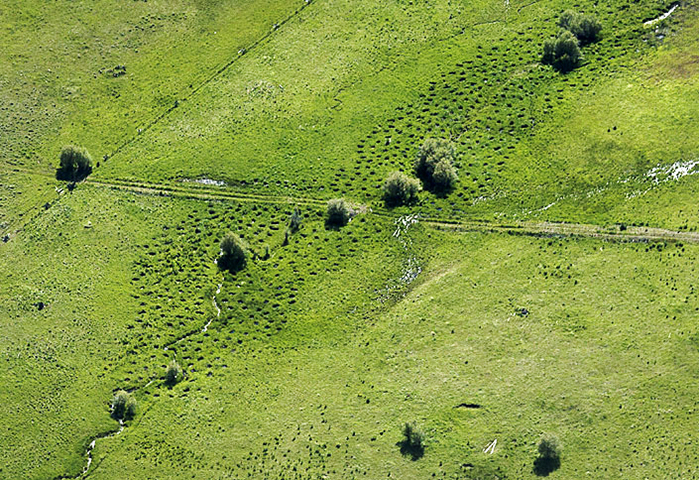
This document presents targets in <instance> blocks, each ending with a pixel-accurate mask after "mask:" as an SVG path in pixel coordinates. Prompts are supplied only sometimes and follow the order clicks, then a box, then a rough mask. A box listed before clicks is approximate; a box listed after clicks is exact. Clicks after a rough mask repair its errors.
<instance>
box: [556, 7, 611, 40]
mask: <svg viewBox="0 0 699 480" xmlns="http://www.w3.org/2000/svg"><path fill="white" fill-rule="evenodd" d="M558 26H559V27H561V28H563V29H565V30H568V31H569V32H570V33H572V34H573V35H575V37H576V38H577V39H578V41H580V45H587V44H588V43H593V42H596V41H597V40H599V38H600V36H599V34H600V32H601V31H602V24H601V23H600V22H599V20H597V17H595V16H594V15H583V14H582V13H577V12H573V11H571V10H566V11H565V12H563V14H562V15H561V18H560V19H559V20H558Z"/></svg>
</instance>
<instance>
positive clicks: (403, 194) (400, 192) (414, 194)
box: [383, 172, 420, 207]
mask: <svg viewBox="0 0 699 480" xmlns="http://www.w3.org/2000/svg"><path fill="white" fill-rule="evenodd" d="M419 191H420V184H419V183H418V181H417V180H416V179H414V178H410V177H408V176H407V175H406V174H405V173H403V172H393V173H391V174H390V175H389V176H388V178H387V179H386V182H385V183H384V185H383V200H384V202H385V203H386V206H387V207H396V206H399V205H411V204H413V203H415V202H416V201H417V198H418V192H419Z"/></svg>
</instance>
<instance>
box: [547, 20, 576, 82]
mask: <svg viewBox="0 0 699 480" xmlns="http://www.w3.org/2000/svg"><path fill="white" fill-rule="evenodd" d="M582 58H583V55H582V52H581V51H580V47H579V46H578V40H577V39H576V38H575V36H574V35H573V34H572V33H570V32H569V31H568V30H565V31H563V32H561V34H560V35H558V38H556V39H555V40H552V39H549V40H546V41H545V42H544V55H543V57H542V59H541V61H542V63H544V64H547V65H553V67H554V68H555V69H556V70H560V71H562V72H568V71H570V70H573V69H574V68H575V67H577V66H578V65H580V62H581V61H582Z"/></svg>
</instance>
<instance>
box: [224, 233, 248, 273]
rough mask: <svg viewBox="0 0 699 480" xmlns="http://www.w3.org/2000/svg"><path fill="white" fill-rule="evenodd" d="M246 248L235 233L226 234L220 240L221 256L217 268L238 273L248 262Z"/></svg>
mask: <svg viewBox="0 0 699 480" xmlns="http://www.w3.org/2000/svg"><path fill="white" fill-rule="evenodd" d="M248 255H249V253H248V247H247V245H246V244H245V242H243V240H242V239H241V238H240V237H239V236H238V235H236V234H235V233H230V232H229V233H227V234H226V235H225V236H224V237H223V238H222V239H221V256H220V257H219V259H218V266H219V267H220V268H222V269H224V270H230V271H238V270H241V269H242V268H244V267H245V264H246V263H247V260H248Z"/></svg>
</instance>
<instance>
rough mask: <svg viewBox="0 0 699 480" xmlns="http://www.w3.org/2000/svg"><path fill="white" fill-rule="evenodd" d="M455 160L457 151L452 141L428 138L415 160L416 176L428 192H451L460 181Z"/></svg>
mask: <svg viewBox="0 0 699 480" xmlns="http://www.w3.org/2000/svg"><path fill="white" fill-rule="evenodd" d="M455 158H456V149H455V148H454V144H452V143H451V142H450V141H448V140H443V139H435V138H428V139H427V140H425V143H423V145H422V146H421V147H420V150H419V151H418V154H417V158H416V159H415V175H416V176H417V177H418V178H419V179H420V180H422V184H423V185H424V186H425V188H426V189H427V190H430V191H446V190H449V189H451V188H452V187H453V186H454V183H455V182H456V180H457V179H458V177H457V175H456V171H455V170H454V160H455ZM440 164H441V165H440ZM437 167H439V169H438V168H437ZM435 175H436V176H435Z"/></svg>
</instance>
